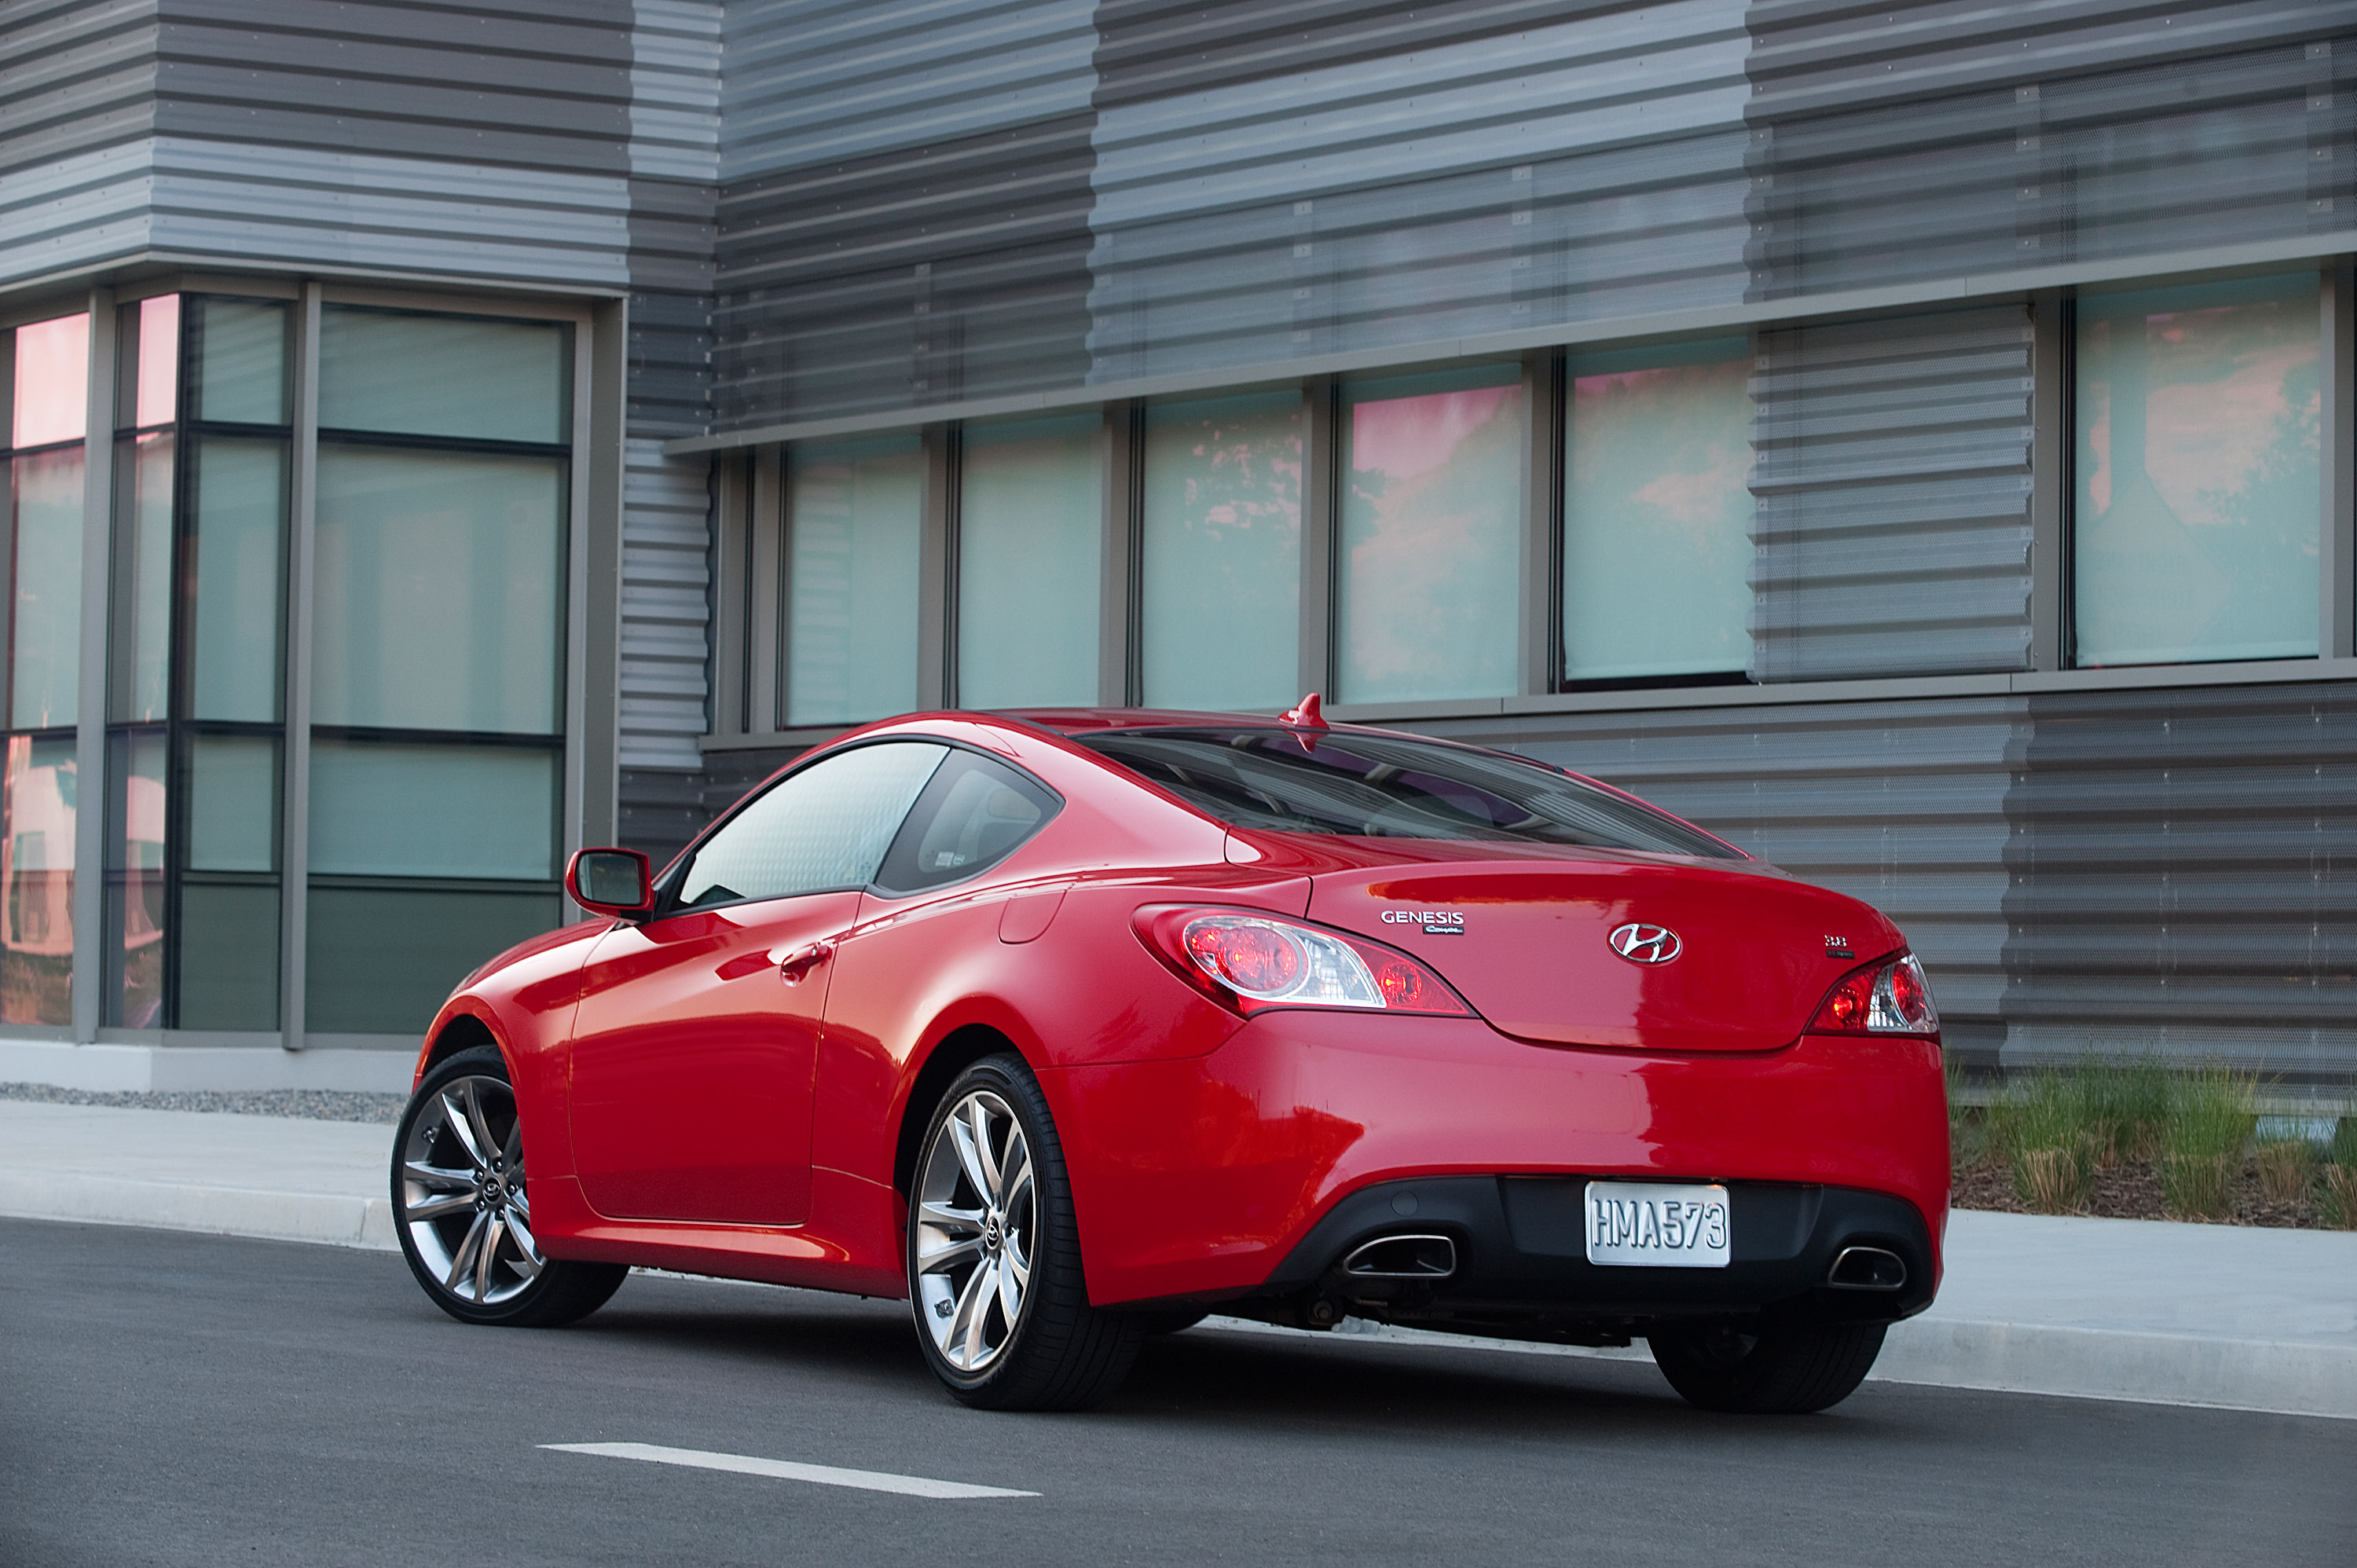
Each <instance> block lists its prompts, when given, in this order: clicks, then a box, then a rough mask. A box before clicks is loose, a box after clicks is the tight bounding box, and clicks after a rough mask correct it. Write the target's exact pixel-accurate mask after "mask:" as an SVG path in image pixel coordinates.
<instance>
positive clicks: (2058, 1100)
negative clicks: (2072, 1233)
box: [1992, 1067, 2094, 1214]
mask: <svg viewBox="0 0 2357 1568" xmlns="http://www.w3.org/2000/svg"><path fill="white" fill-rule="evenodd" d="M1992 1111H1993V1112H1994V1114H1995V1119H1996V1129H1995V1130H1996V1138H1997V1142H1998V1144H2000V1146H2001V1147H2002V1148H2003V1149H2004V1151H2005V1160H2006V1165H2007V1170H2008V1171H2009V1172H2010V1173H2011V1174H2012V1176H2013V1190H2014V1192H2015V1193H2016V1194H2017V1195H2018V1197H2020V1199H2021V1201H2022V1202H2023V1203H2025V1204H2027V1205H2029V1207H2030V1208H2033V1209H2036V1210H2037V1211H2038V1212H2039V1213H2040V1214H2065V1213H2068V1212H2070V1211H2071V1210H2072V1209H2074V1208H2085V1207H2086V1203H2087V1193H2088V1187H2089V1184H2090V1183H2091V1181H2092V1180H2093V1176H2094V1159H2093V1155H2094V1143H2093V1139H2092V1138H2091V1137H2090V1136H2089V1135H2088V1131H2087V1106H2086V1096H2085V1095H2084V1094H2083V1092H2082V1090H2081V1079H2080V1075H2079V1074H2077V1073H2074V1072H2068V1071H2065V1070H2063V1069H2058V1068H2050V1067H2041V1068H2037V1069H2032V1070H2031V1071H2029V1073H2027V1074H2025V1075H2024V1076H2023V1077H2022V1078H2021V1079H2020V1080H2019V1081H2018V1083H2015V1084H2011V1085H2008V1086H2007V1091H2006V1096H2005V1098H2004V1099H2003V1100H2001V1101H1998V1102H1997V1104H1996V1106H1994V1107H1992Z"/></svg>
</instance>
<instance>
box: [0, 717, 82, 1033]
mask: <svg viewBox="0 0 2357 1568" xmlns="http://www.w3.org/2000/svg"><path fill="white" fill-rule="evenodd" d="M74 794H75V790H74V743H73V742H72V741H71V740H70V739H65V738H59V739H52V740H37V739H35V738H34V737H32V736H23V735H17V736H9V737H8V766H7V772H6V773H5V776H0V1024H71V1023H72V1022H73V864H74Z"/></svg>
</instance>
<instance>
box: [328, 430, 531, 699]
mask: <svg viewBox="0 0 2357 1568" xmlns="http://www.w3.org/2000/svg"><path fill="white" fill-rule="evenodd" d="M317 515H318V537H317V554H316V562H317V578H316V582H317V598H316V601H315V608H314V611H313V622H312V626H313V645H312V647H313V652H312V716H313V718H314V719H315V720H316V721H317V723H320V724H323V725H376V726H384V727H398V728H407V729H440V730H477V731H494V732H508V733H513V734H520V735H550V734H554V733H555V731H556V729H557V723H558V718H557V715H558V713H559V711H560V710H559V708H558V703H557V682H558V673H559V663H558V660H559V650H560V648H561V643H560V641H559V637H560V632H561V628H562V627H563V611H564V598H563V585H564V582H565V465H564V462H563V460H562V459H559V458H548V457H493V456H474V455H471V454H470V455H463V456H462V455H456V454H450V453H440V452H407V451H393V450H386V449H382V448H377V447H364V446H343V445H339V444H336V443H323V444H322V445H321V446H320V448H319V467H318V499H317Z"/></svg>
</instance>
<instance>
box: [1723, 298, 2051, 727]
mask: <svg viewBox="0 0 2357 1568" xmlns="http://www.w3.org/2000/svg"><path fill="white" fill-rule="evenodd" d="M2029 358H2030V326H2029V314H2028V312H2026V311H2025V310H2023V309H2022V308H2020V307H2019V306H1999V307H1996V308H1992V309H1986V310H1969V311H1950V312H1945V313H1943V314H1939V315H1932V316H1919V317H1903V318H1900V319H1895V320H1885V321H1866V322H1850V323H1845V324H1842V325H1840V326H1833V327H1812V328H1804V329H1801V330H1797V331H1784V332H1763V333H1761V334H1760V338H1759V366H1758V371H1757V372H1756V374H1755V375H1754V376H1753V378H1752V388H1751V390H1752V399H1753V407H1754V409H1755V411H1756V412H1755V413H1754V416H1753V420H1752V446H1753V449H1754V450H1755V451H1756V452H1757V453H1758V455H1759V457H1758V462H1757V464H1756V465H1755V467H1753V469H1752V475H1751V489H1752V493H1753V495H1754V496H1755V497H1757V498H1758V502H1759V506H1758V510H1757V513H1756V517H1755V521H1753V524H1752V530H1751V535H1752V541H1753V543H1754V544H1755V546H1756V547H1757V554H1756V556H1755V559H1754V564H1753V567H1752V575H1751V583H1752V588H1753V595H1752V621H1751V677H1752V679H1753V680H1755V681H1805V680H1814V679H1823V678H1825V677H1829V676H1841V675H1894V674H1915V673H1926V672H1946V671H1975V670H2019V669H2023V668H2025V667H2026V666H2027V663H2028V660H2029V439H2030V395H2031V384H2030V373H2029V370H2030V367H2029Z"/></svg>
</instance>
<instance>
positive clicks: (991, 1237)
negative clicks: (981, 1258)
mask: <svg viewBox="0 0 2357 1568" xmlns="http://www.w3.org/2000/svg"><path fill="white" fill-rule="evenodd" d="M1001 1240H1004V1237H1003V1234H1002V1233H1001V1231H1000V1230H999V1229H998V1216H997V1215H996V1214H993V1215H988V1216H986V1217H985V1219H983V1222H982V1244H983V1246H984V1247H985V1248H987V1249H988V1250H989V1251H994V1252H996V1251H998V1243H999V1242H1000V1241H1001Z"/></svg>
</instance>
